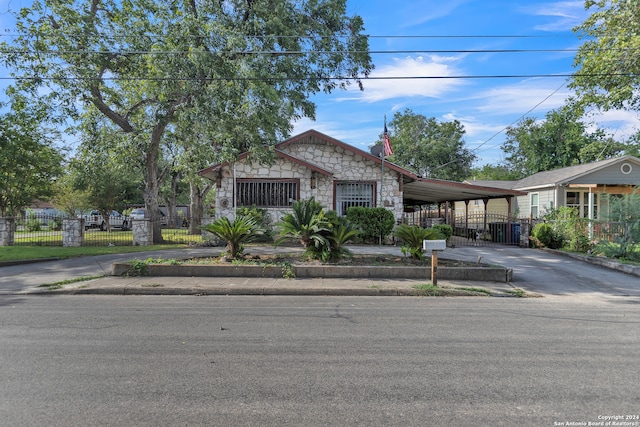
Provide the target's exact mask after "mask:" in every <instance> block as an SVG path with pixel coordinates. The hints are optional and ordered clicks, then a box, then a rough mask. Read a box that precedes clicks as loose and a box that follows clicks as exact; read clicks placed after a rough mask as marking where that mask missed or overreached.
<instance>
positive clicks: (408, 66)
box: [342, 56, 463, 103]
mask: <svg viewBox="0 0 640 427" xmlns="http://www.w3.org/2000/svg"><path fill="white" fill-rule="evenodd" d="M458 59H459V58H452V57H439V56H431V57H428V58H425V57H422V56H418V57H406V58H395V59H394V60H393V63H391V64H388V65H383V66H380V67H378V68H377V69H376V70H374V72H373V73H371V77H375V78H379V80H364V81H363V84H364V91H362V92H360V91H359V92H357V93H358V95H356V96H350V97H349V98H342V100H354V99H358V100H361V101H365V102H370V103H371V102H378V101H383V100H388V99H394V98H401V97H408V98H411V97H429V98H439V97H441V96H442V95H443V94H445V93H447V92H450V91H451V90H453V89H455V88H457V87H458V86H460V85H462V84H463V82H462V80H460V79H455V78H446V77H452V76H455V75H459V74H460V73H459V71H458V70H457V69H456V68H455V67H454V66H453V65H452V64H451V63H452V62H455V61H457V60H458ZM392 77H400V79H392ZM428 77H436V78H428ZM438 77H445V78H438ZM354 93H355V91H352V92H351V94H352V95H353V94H354Z"/></svg>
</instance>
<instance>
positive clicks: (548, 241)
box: [531, 222, 563, 249]
mask: <svg viewBox="0 0 640 427" xmlns="http://www.w3.org/2000/svg"><path fill="white" fill-rule="evenodd" d="M531 236H532V237H533V238H534V242H535V243H536V246H544V247H547V248H550V249H560V248H562V244H563V239H562V236H561V235H559V234H558V233H557V232H556V231H555V230H554V229H553V226H552V225H551V224H547V223H546V222H540V223H538V224H536V225H534V226H533V229H532V230H531Z"/></svg>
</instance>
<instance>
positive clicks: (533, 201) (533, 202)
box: [529, 193, 540, 218]
mask: <svg viewBox="0 0 640 427" xmlns="http://www.w3.org/2000/svg"><path fill="white" fill-rule="evenodd" d="M529 202H530V206H531V210H530V212H531V217H532V218H538V213H539V205H540V195H539V194H538V193H531V194H530V196H529Z"/></svg>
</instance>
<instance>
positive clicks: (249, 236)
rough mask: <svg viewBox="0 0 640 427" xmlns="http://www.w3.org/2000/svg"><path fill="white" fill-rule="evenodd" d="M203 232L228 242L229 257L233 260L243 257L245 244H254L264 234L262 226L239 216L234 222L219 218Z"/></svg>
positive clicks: (204, 228) (248, 218)
mask: <svg viewBox="0 0 640 427" xmlns="http://www.w3.org/2000/svg"><path fill="white" fill-rule="evenodd" d="M203 230H206V231H208V232H210V233H212V234H213V235H215V236H216V237H219V238H220V239H222V240H225V241H226V242H227V247H226V252H227V257H228V258H229V259H232V260H233V259H237V258H240V257H241V256H242V253H243V252H244V246H243V244H244V243H249V242H253V241H255V240H256V239H257V238H258V236H260V235H261V234H262V229H261V228H260V226H259V225H258V224H256V222H255V220H254V219H253V218H250V217H247V216H239V217H237V218H236V219H235V220H234V221H233V222H231V221H229V218H227V217H222V218H218V219H217V220H215V221H214V222H212V223H211V224H207V225H206V226H204V227H203Z"/></svg>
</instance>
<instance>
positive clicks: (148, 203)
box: [143, 124, 166, 245]
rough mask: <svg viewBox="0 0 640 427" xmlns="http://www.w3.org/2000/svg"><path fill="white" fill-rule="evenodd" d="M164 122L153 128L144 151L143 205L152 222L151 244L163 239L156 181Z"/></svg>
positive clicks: (158, 191)
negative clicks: (147, 147)
mask: <svg viewBox="0 0 640 427" xmlns="http://www.w3.org/2000/svg"><path fill="white" fill-rule="evenodd" d="M165 127H166V124H157V125H156V126H155V127H154V128H153V132H152V134H151V141H150V143H149V149H148V150H147V152H146V153H145V162H144V164H145V172H146V176H145V183H144V193H143V194H144V207H145V209H146V210H147V212H148V213H149V215H150V218H151V221H152V224H153V244H154V245H157V244H160V243H162V242H163V241H164V239H163V238H162V226H161V224H160V219H161V217H162V216H161V214H160V205H159V204H158V198H159V197H160V183H159V182H158V150H159V147H160V138H161V136H162V132H163V131H164V128H165Z"/></svg>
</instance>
